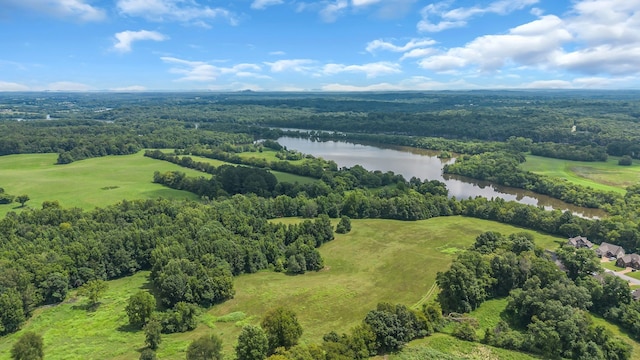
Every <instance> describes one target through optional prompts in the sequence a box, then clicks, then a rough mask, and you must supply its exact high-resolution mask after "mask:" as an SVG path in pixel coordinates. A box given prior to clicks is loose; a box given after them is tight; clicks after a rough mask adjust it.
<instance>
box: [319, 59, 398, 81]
mask: <svg viewBox="0 0 640 360" xmlns="http://www.w3.org/2000/svg"><path fill="white" fill-rule="evenodd" d="M345 72H351V73H364V74H366V76H367V78H374V77H378V76H381V75H389V74H398V73H401V72H402V70H401V69H400V65H399V64H394V63H391V62H386V61H382V62H375V63H369V64H363V65H343V64H326V65H324V67H323V68H322V74H324V75H336V74H340V73H345Z"/></svg>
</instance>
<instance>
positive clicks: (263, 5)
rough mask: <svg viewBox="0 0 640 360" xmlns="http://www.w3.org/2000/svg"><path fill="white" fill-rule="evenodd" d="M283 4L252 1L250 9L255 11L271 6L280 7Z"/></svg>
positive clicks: (268, 1) (266, 0)
mask: <svg viewBox="0 0 640 360" xmlns="http://www.w3.org/2000/svg"><path fill="white" fill-rule="evenodd" d="M282 3H284V1H283V0H254V1H253V2H252V3H251V8H252V9H255V10H263V9H266V8H268V7H269V6H273V5H280V4H282Z"/></svg>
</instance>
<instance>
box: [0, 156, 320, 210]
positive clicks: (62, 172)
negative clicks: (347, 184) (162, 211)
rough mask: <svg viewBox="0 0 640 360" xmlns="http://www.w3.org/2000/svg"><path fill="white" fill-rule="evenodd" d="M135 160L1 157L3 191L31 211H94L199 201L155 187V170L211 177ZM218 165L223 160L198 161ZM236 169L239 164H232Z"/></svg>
mask: <svg viewBox="0 0 640 360" xmlns="http://www.w3.org/2000/svg"><path fill="white" fill-rule="evenodd" d="M143 154H144V152H139V153H137V154H133V155H119V156H104V157H99V158H91V159H86V160H80V161H75V162H73V163H71V164H66V165H55V163H56V160H57V158H58V154H23V155H6V156H0V187H2V188H4V189H5V191H6V192H7V193H9V194H12V195H22V194H27V195H29V197H30V199H31V200H29V202H27V204H26V205H27V206H26V207H27V208H28V207H33V208H39V207H40V205H41V204H42V202H43V201H45V200H57V201H59V202H60V205H61V206H62V207H65V208H69V207H80V208H83V209H93V208H95V207H102V206H106V205H111V204H115V203H117V202H119V201H121V200H122V199H129V200H133V199H155V198H158V197H163V198H166V199H190V200H197V199H198V197H197V196H196V195H194V194H191V193H189V192H187V191H180V190H174V189H170V188H168V187H165V186H162V185H160V184H154V183H153V173H154V171H160V172H165V171H182V172H184V173H186V174H187V176H194V177H195V176H205V177H210V175H208V174H206V173H202V172H199V171H196V170H192V169H188V168H184V167H181V166H178V165H175V164H172V163H170V162H167V161H160V160H155V159H151V158H148V157H145V156H143ZM193 158H194V160H197V161H208V162H211V163H213V164H214V165H215V166H219V165H223V164H227V163H225V162H222V161H217V160H211V159H206V158H200V157H197V156H196V157H193ZM231 165H233V164H231ZM272 173H273V174H274V175H275V176H276V178H277V179H278V181H286V182H292V183H293V182H296V181H297V182H299V183H301V184H305V183H310V182H313V181H316V180H315V179H312V178H308V177H304V176H298V175H293V174H287V173H283V172H278V171H273V172H272ZM20 210H22V209H21V208H20V204H18V203H13V204H8V205H0V217H4V216H5V215H6V214H7V213H8V212H9V211H20Z"/></svg>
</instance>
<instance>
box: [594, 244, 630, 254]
mask: <svg viewBox="0 0 640 360" xmlns="http://www.w3.org/2000/svg"><path fill="white" fill-rule="evenodd" d="M596 254H598V255H600V256H608V255H609V254H610V255H613V256H616V257H619V256H623V255H624V249H623V248H622V246H618V245H613V244H609V243H606V242H603V243H602V244H600V247H599V248H597V249H596Z"/></svg>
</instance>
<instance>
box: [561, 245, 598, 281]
mask: <svg viewBox="0 0 640 360" xmlns="http://www.w3.org/2000/svg"><path fill="white" fill-rule="evenodd" d="M557 253H558V258H559V259H560V261H562V264H563V265H564V266H565V268H566V269H567V271H568V275H569V277H570V278H571V279H574V280H575V279H577V278H579V277H586V276H591V275H593V274H594V273H598V272H601V271H602V268H601V267H600V259H598V256H597V255H596V253H595V251H593V250H591V249H586V248H581V249H577V248H575V247H573V246H563V247H562V248H561V249H559V250H558V252H557Z"/></svg>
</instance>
